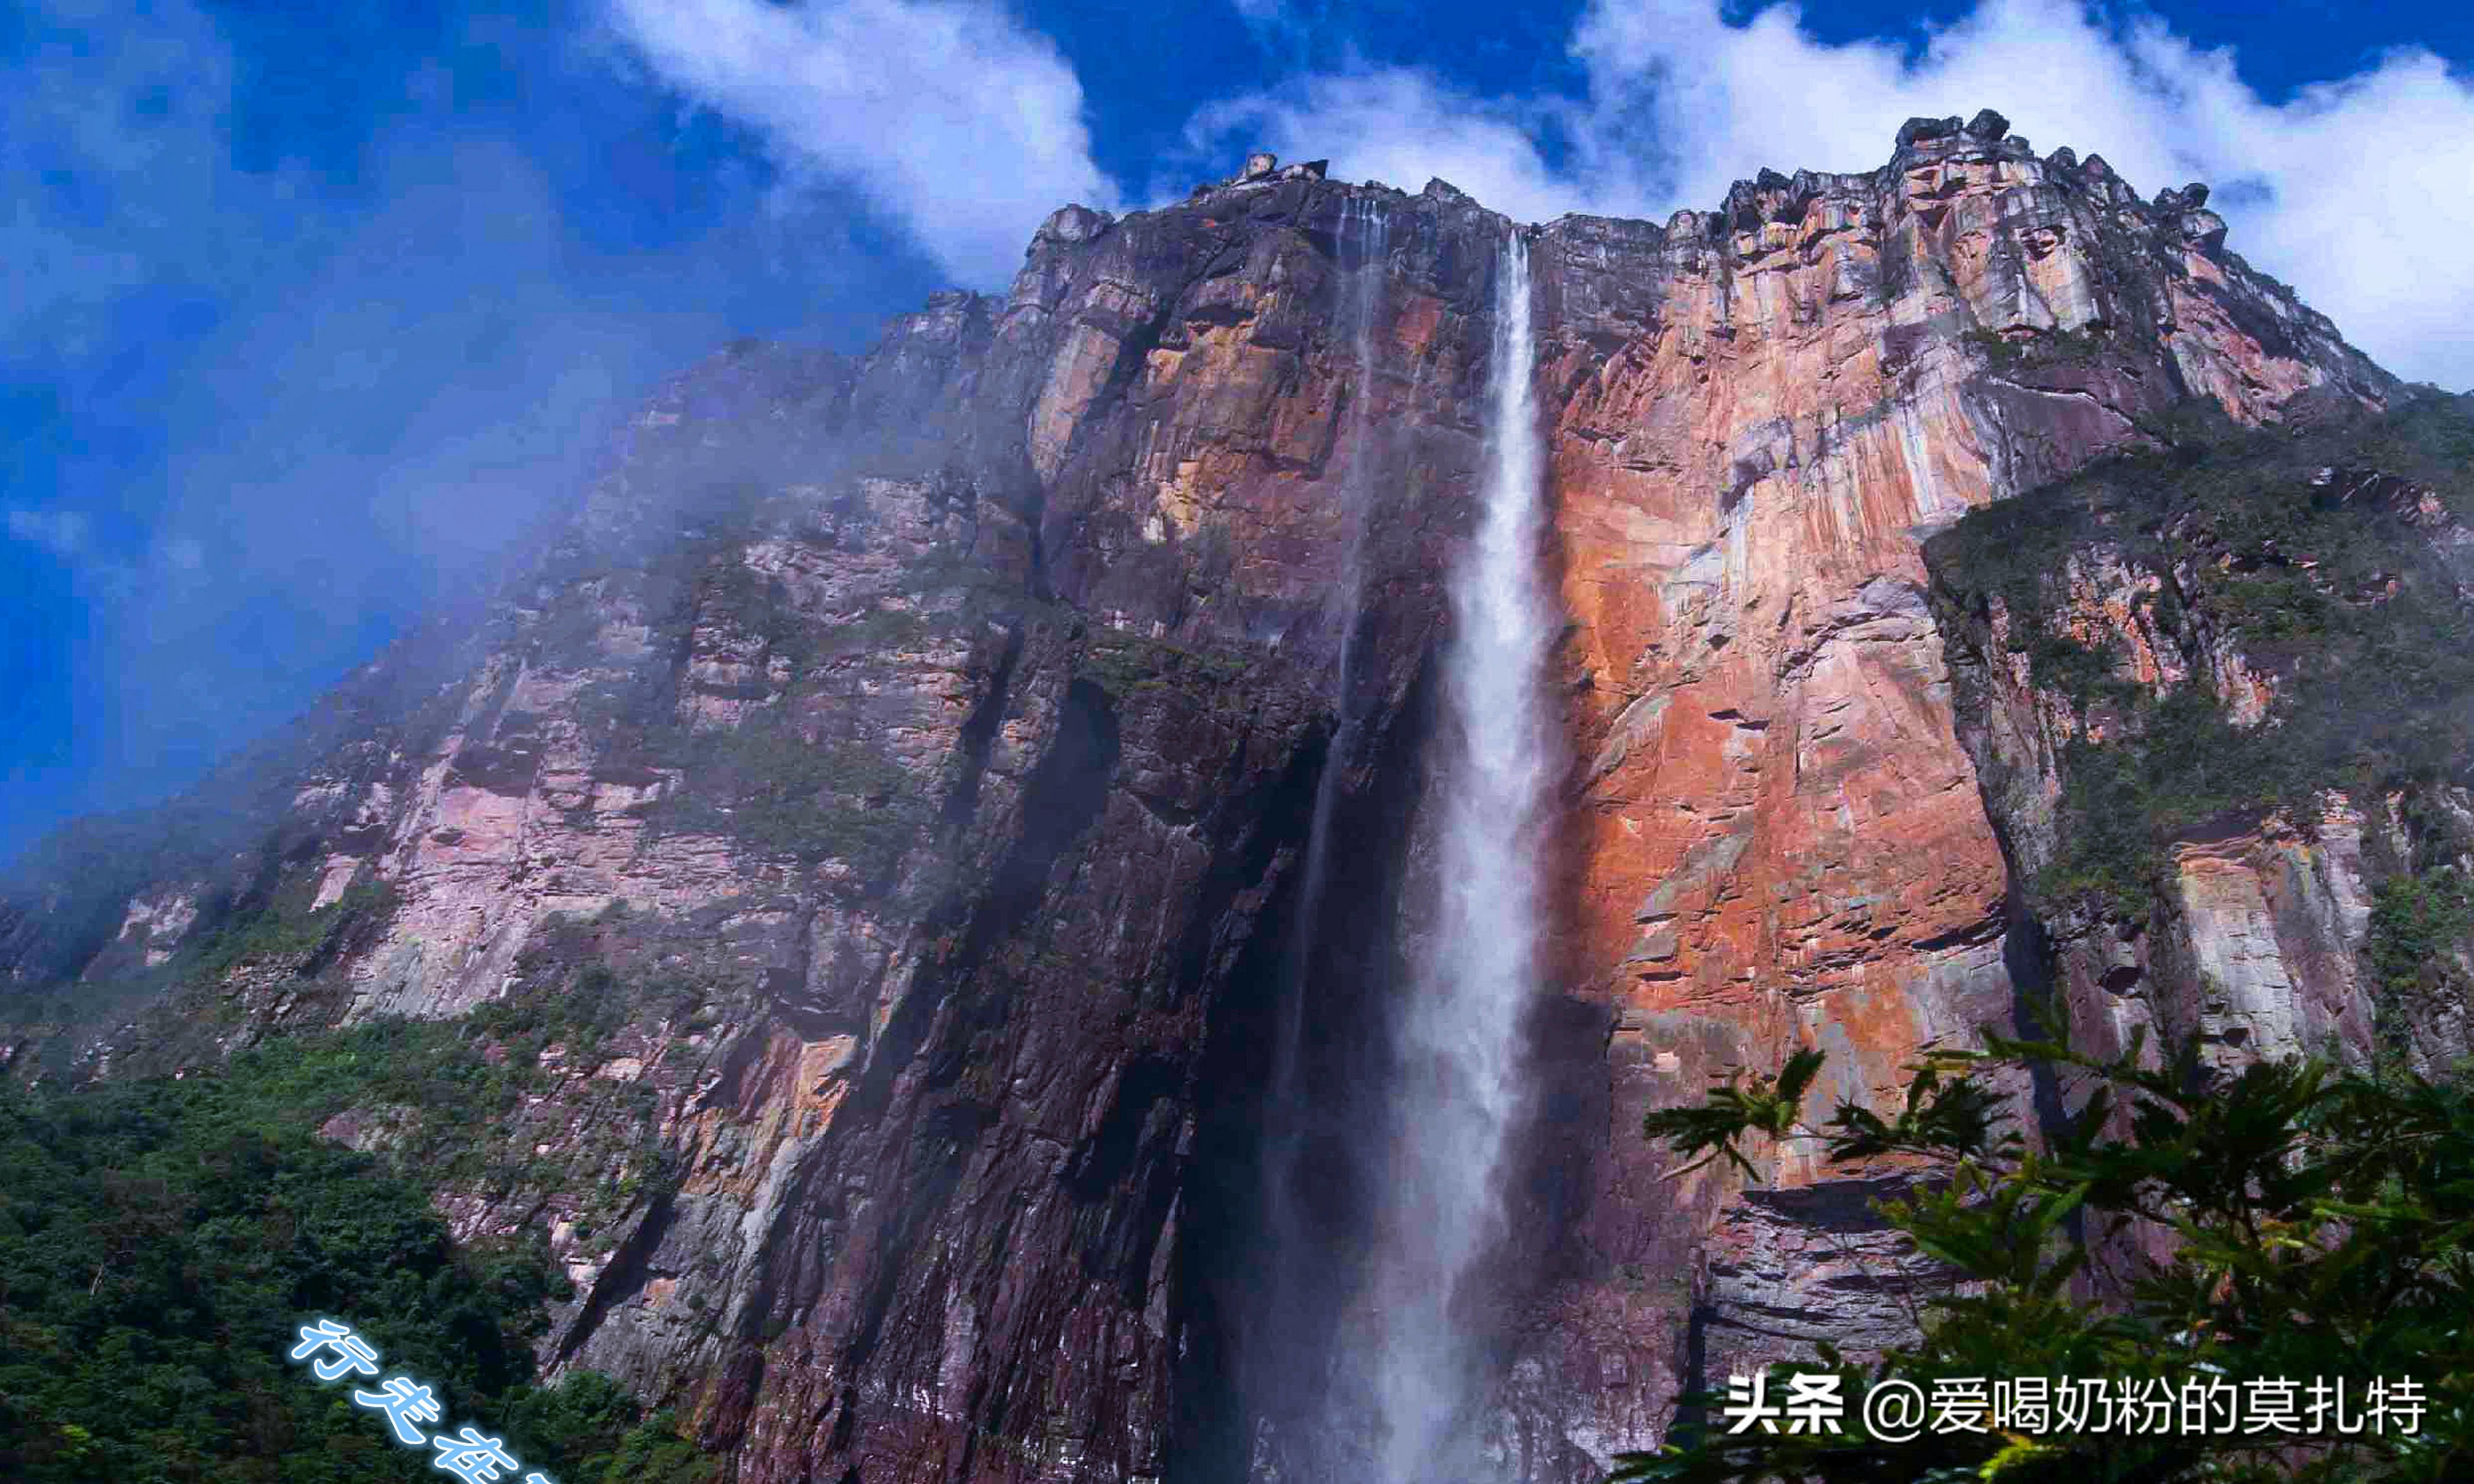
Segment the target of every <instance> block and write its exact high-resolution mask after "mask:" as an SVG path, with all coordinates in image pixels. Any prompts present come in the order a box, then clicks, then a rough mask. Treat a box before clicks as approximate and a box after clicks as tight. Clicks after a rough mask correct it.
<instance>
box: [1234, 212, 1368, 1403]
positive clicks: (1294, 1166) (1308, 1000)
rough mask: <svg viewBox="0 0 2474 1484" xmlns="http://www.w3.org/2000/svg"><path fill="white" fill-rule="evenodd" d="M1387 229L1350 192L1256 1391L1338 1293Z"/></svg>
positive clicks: (1270, 1122)
mask: <svg viewBox="0 0 2474 1484" xmlns="http://www.w3.org/2000/svg"><path fill="white" fill-rule="evenodd" d="M1388 231H1389V225H1388V224H1387V223H1386V221H1385V220H1384V216H1383V213H1382V210H1381V209H1380V203H1378V202H1377V201H1376V200H1375V199H1374V198H1372V197H1370V196H1357V195H1352V196H1349V197H1347V198H1346V200H1344V201H1343V202H1342V203H1341V215H1340V233H1339V248H1340V254H1339V255H1340V260H1341V262H1342V263H1343V265H1344V266H1346V267H1347V268H1348V279H1347V282H1346V286H1345V287H1344V289H1343V299H1342V305H1341V312H1342V315H1343V317H1344V319H1345V323H1346V324H1347V325H1348V328H1349V350H1350V354H1351V359H1352V360H1353V362H1354V370H1355V377H1356V379H1355V381H1354V382H1353V383H1352V384H1351V386H1350V389H1349V393H1348V411H1347V417H1346V427H1345V430H1344V432H1345V441H1344V446H1345V447H1346V449H1347V450H1348V452H1347V460H1348V463H1347V465H1346V471H1345V473H1344V474H1343V477H1342V480H1341V484H1340V491H1339V492H1340V502H1339V503H1340V512H1339V515H1340V525H1341V562H1340V574H1339V578H1340V580H1339V582H1338V584H1337V585H1336V586H1335V590H1334V593H1333V598H1334V606H1333V611H1334V612H1335V614H1336V615H1337V623H1338V627H1339V653H1338V655H1337V657H1336V660H1335V664H1334V671H1335V674H1334V678H1333V682H1332V684H1333V688H1332V712H1333V716H1334V718H1335V720H1334V724H1333V729H1332V735H1331V739H1330V744H1329V747H1328V749H1327V751H1326V753H1325V755H1324V759H1323V765H1322V773H1321V775H1320V776H1319V777H1318V778H1317V779H1316V782H1315V797H1314V809H1313V813H1312V816H1311V820H1310V823H1309V825H1308V826H1307V833H1306V849H1305V859H1304V861H1303V863H1302V866H1303V871H1302V879H1301V881H1300V882H1299V884H1298V897H1297V903H1298V904H1297V909H1296V910H1297V916H1296V919H1295V922H1294V923H1293V925H1292V927H1291V930H1290V937H1289V944H1288V948H1287V961H1286V964H1285V966H1284V969H1283V973H1284V982H1283V983H1282V985H1281V987H1280V1009H1279V1018H1278V1022H1277V1025H1276V1027H1275V1030H1274V1033H1273V1034H1274V1038H1275V1039H1274V1043H1273V1051H1272V1064H1271V1072H1270V1077H1269V1081H1268V1084H1267V1087H1266V1096H1265V1099H1264V1134H1263V1166H1262V1189H1263V1201H1264V1234H1265V1247H1266V1254H1265V1261H1266V1266H1267V1269H1268V1280H1267V1281H1266V1282H1265V1283H1264V1285H1263V1289H1262V1291H1261V1293H1260V1295H1259V1297H1260V1299H1261V1303H1262V1307H1261V1309H1260V1310H1259V1311H1258V1312H1257V1313H1256V1315H1255V1316H1254V1323H1255V1325H1256V1326H1258V1329H1257V1338H1256V1340H1255V1342H1254V1344H1253V1345H1252V1346H1251V1347H1250V1350H1251V1353H1250V1354H1249V1357H1248V1358H1249V1364H1250V1365H1251V1366H1252V1367H1253V1368H1254V1373H1253V1374H1252V1375H1249V1376H1248V1378H1247V1381H1246V1389H1247V1390H1248V1392H1249V1394H1251V1395H1252V1396H1253V1398H1254V1399H1255V1400H1257V1401H1258V1402H1259V1401H1262V1400H1267V1398H1268V1397H1269V1396H1270V1395H1271V1394H1272V1393H1273V1392H1277V1391H1282V1390H1287V1389H1291V1388H1296V1387H1297V1383H1298V1382H1299V1381H1300V1380H1301V1379H1303V1378H1302V1377H1300V1376H1298V1375H1297V1363H1296V1347H1297V1344H1298V1341H1299V1339H1300V1338H1301V1337H1302V1336H1304V1335H1306V1334H1308V1333H1310V1332H1312V1331H1313V1330H1314V1328H1316V1325H1315V1323H1314V1311H1315V1309H1316V1308H1317V1306H1318V1305H1321V1304H1327V1303H1329V1302H1330V1300H1331V1299H1332V1297H1333V1295H1332V1294H1331V1292H1330V1289H1329V1284H1330V1282H1331V1279H1332V1259H1331V1254H1330V1253H1329V1251H1328V1242H1327V1241H1326V1240H1324V1239H1322V1238H1321V1237H1320V1236H1319V1235H1318V1233H1315V1232H1314V1231H1313V1230H1312V1229H1311V1225H1310V1223H1309V1221H1308V1220H1307V1217H1306V1212H1305V1205H1306V1201H1307V1197H1308V1194H1309V1192H1307V1191H1306V1190H1304V1189H1302V1188H1301V1186H1302V1185H1305V1184H1307V1183H1308V1179H1309V1177H1308V1176H1307V1175H1306V1174H1305V1173H1304V1168H1303V1161H1304V1160H1305V1157H1306V1154H1307V1149H1306V1145H1307V1142H1308V1141H1309V1140H1310V1139H1311V1138H1313V1137H1315V1136H1316V1133H1317V1130H1316V1129H1315V1128H1314V1127H1313V1120H1312V1118H1311V1117H1310V1115H1309V1113H1308V1110H1309V1109H1310V1108H1313V1107H1315V1106H1316V1101H1317V1100H1316V1099H1315V1097H1314V1096H1313V1095H1312V1090H1311V1089H1310V1086H1309V1083H1310V1079H1309V1077H1308V1074H1307V1070H1306V1065H1305V1062H1306V1046H1305V1037H1306V1021H1307V1018H1308V1017H1309V1016H1311V1015H1312V1014H1313V1012H1314V1005H1315V1001H1316V999H1317V995H1316V993H1315V989H1316V985H1315V980H1314V971H1315V951H1316V947H1317V945H1318V942H1319V939H1320V936H1321V927H1322V915H1323V907H1324V898H1325V896H1326V895H1327V894H1328V892H1329V889H1330V877H1331V850H1332V838H1331V837H1332V819H1333V815H1334V813H1335V812H1336V811H1337V809H1338V807H1339V803H1340V796H1341V792H1342V789H1343V787H1344V785H1345V782H1346V774H1347V772H1348V764H1349V758H1350V755H1351V754H1352V753H1353V752H1354V750H1355V748H1356V745H1357V740H1358V732H1359V727H1358V715H1357V711H1356V707H1355V705H1354V698H1355V695H1356V681H1357V673H1356V664H1355V659H1356V653H1357V634H1358V629H1359V612H1358V610H1359V606H1360V604H1361V602H1362V600H1363V591H1364V587H1365V573H1364V565H1365V546H1366V525H1367V513H1368V508H1369V506H1370V502H1371V501H1372V499H1373V492H1374V491H1373V484H1374V477H1375V459H1374V451H1373V446H1372V443H1373V437H1374V434H1375V428H1374V424H1373V420H1372V418H1371V416H1370V414H1371V406H1372V394H1373V386H1374V363H1375V351H1374V330H1375V323H1376V320H1377V318H1378V316H1379V313H1380V310H1381V306H1382V301H1383V276H1384V273H1385V269H1386V263H1387V260H1388V258H1387V248H1388V246H1389V240H1388ZM1298 1389H1302V1390H1304V1391H1309V1392H1311V1391H1313V1390H1315V1389H1317V1388H1315V1387H1314V1386H1313V1385H1312V1384H1311V1382H1308V1383H1307V1384H1306V1385H1305V1386H1304V1387H1302V1388H1298ZM1292 1404H1294V1403H1292ZM1284 1410H1285V1408H1284ZM1292 1415H1294V1414H1292Z"/></svg>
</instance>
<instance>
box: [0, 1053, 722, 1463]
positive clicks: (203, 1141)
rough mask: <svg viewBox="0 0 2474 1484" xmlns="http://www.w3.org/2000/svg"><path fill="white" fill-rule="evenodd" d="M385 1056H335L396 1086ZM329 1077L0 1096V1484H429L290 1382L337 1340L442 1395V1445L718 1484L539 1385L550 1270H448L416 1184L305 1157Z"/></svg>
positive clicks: (243, 1069)
mask: <svg viewBox="0 0 2474 1484" xmlns="http://www.w3.org/2000/svg"><path fill="white" fill-rule="evenodd" d="M439 1029H444V1030H447V1031H449V1033H450V1034H451V1033H452V1030H453V1028H452V1027H440V1028H439ZM389 1034H390V1035H393V1036H400V1035H402V1034H403V1030H402V1028H397V1029H396V1030H395V1031H393V1032H390V1033H389ZM294 1049H295V1051H296V1053H297V1052H298V1051H299V1049H300V1048H294ZM392 1049H400V1046H393V1047H390V1046H388V1045H385V1044H383V1043H374V1042H370V1041H363V1042H361V1043H360V1045H359V1047H358V1049H357V1050H356V1051H355V1052H352V1053H346V1054H348V1055H352V1056H354V1057H356V1058H357V1060H355V1061H354V1062H352V1064H351V1066H352V1070H355V1071H357V1073H358V1074H359V1075H360V1076H361V1077H363V1078H364V1079H367V1078H371V1077H388V1076H394V1075H398V1074H396V1073H394V1072H393V1071H392V1070H391V1067H392V1058H391V1057H390V1056H388V1055H386V1054H385V1053H386V1052H388V1051H389V1050H392ZM415 1060H416V1061H420V1060H423V1059H420V1058H416V1059H415ZM336 1070H338V1068H337V1067H336V1066H335V1065H334V1064H333V1063H332V1062H331V1061H321V1060H319V1059H316V1058H304V1057H303V1056H301V1055H298V1054H295V1055H290V1056H287V1055H283V1054H281V1053H279V1052H276V1051H274V1048H270V1052H269V1053H261V1054H257V1055H255V1056H251V1057H244V1058H241V1059H238V1060H237V1061H236V1062H235V1063H234V1064H233V1065H232V1066H231V1068H230V1070H228V1071H227V1072H226V1073H224V1074H223V1075H220V1076H208V1077H190V1078H187V1079H184V1080H182V1081H178V1082H175V1081H169V1080H151V1081H132V1082H124V1083H114V1084H109V1085H107V1086H104V1087H100V1088H96V1089H91V1090H87V1091H84V1092H79V1093H75V1094H70V1093H61V1092H48V1091H46V1092H36V1093H29V1092H27V1091H26V1090H24V1089H17V1088H14V1087H7V1086H0V1477H6V1478H9V1479H11V1480H12V1481H13V1480H23V1481H25V1484H87V1481H100V1480H107V1479H108V1480H112V1481H115V1484H119V1481H128V1484H169V1481H176V1480H177V1481H182V1484H188V1481H199V1484H330V1481H331V1484H344V1481H348V1480H349V1481H351V1484H368V1481H371V1480H390V1479H392V1480H400V1481H402V1484H413V1481H415V1480H426V1479H434V1478H436V1477H437V1476H438V1475H437V1473H436V1472H435V1471H434V1470H433V1469H431V1468H430V1467H429V1458H430V1457H431V1456H433V1455H431V1454H429V1453H428V1452H427V1451H426V1450H423V1449H416V1448H406V1447H402V1446H400V1445H399V1444H398V1443H397V1442H396V1441H395V1439H394V1438H393V1437H392V1435H391V1434H390V1433H389V1431H388V1429H387V1426H386V1424H385V1421H384V1419H383V1418H382V1417H381V1416H380V1414H378V1413H376V1412H375V1411H371V1410H368V1409H365V1408H360V1407H355V1406H352V1405H351V1404H350V1403H349V1401H348V1400H346V1393H347V1390H348V1385H347V1383H345V1382H340V1381H339V1382H337V1383H334V1384H332V1385H327V1386H321V1385H320V1384H318V1383H317V1382H316V1381H315V1379H314V1378H313V1377H312V1376H310V1374H309V1372H308V1369H307V1367H306V1366H305V1365H296V1364H294V1363H292V1362H290V1361H289V1360H287V1359H286V1358H285V1352H286V1351H287V1350H288V1349H289V1348H290V1345H291V1343H292V1331H293V1329H294V1328H295V1327H297V1326H298V1325H300V1324H303V1323H305V1322H306V1321H307V1320H309V1319H311V1318H314V1317H319V1316H326V1315H331V1316H333V1317H336V1318H339V1319H343V1320H344V1321H345V1322H346V1323H348V1324H350V1325H352V1327H353V1328H355V1329H357V1330H358V1331H359V1332H361V1333H362V1334H363V1335H364V1336H365V1337H366V1338H368V1339H369V1341H370V1342H371V1343H372V1344H373V1345H374V1346H375V1347H376V1350H377V1352H378V1353H379V1355H380V1357H381V1363H382V1366H383V1373H382V1374H385V1375H395V1374H402V1375H408V1376H413V1377H414V1378H415V1379H417V1380H420V1381H423V1382H424V1383H426V1384H428V1385H430V1386H432V1387H433V1388H435V1389H436V1391H437V1393H438V1398H439V1401H440V1403H441V1406H442V1408H443V1410H444V1412H445V1423H444V1426H446V1427H447V1428H449V1429H451V1428H454V1427H457V1426H460V1425H462V1424H464V1423H467V1422H470V1423H473V1424H477V1425H479V1426H480V1427H481V1428H482V1429H483V1430H484V1431H485V1432H488V1433H491V1434H493V1435H498V1436H503V1437H504V1438H505V1439H506V1446H507V1448H508V1451H509V1452H511V1453H513V1454H515V1456H517V1457H518V1458H519V1459H521V1461H522V1462H523V1464H524V1466H525V1467H526V1468H527V1469H539V1470H541V1471H543V1472H546V1473H547V1474H548V1475H549V1476H550V1477H551V1478H552V1479H554V1480H557V1481H558V1484H619V1481H622V1480H626V1481H656V1484H700V1481H703V1480H706V1479H709V1478H710V1477H711V1476H712V1470H711V1465H710V1463H709V1462H708V1461H706V1460H702V1459H699V1458H698V1457H697V1456H696V1454H695V1452H694V1450H693V1448H691V1445H689V1444H688V1443H686V1442H685V1441H684V1440H683V1439H681V1438H680V1437H679V1436H678V1424H677V1422H676V1420H675V1419H674V1418H671V1417H669V1416H667V1414H665V1415H661V1416H656V1417H652V1418H646V1417H644V1416H643V1412H642V1409H641V1408H639V1407H638V1406H637V1405H636V1404H635V1403H634V1402H633V1401H632V1400H629V1399H628V1398H627V1397H626V1396H625V1395H624V1394H623V1393H620V1392H619V1391H618V1389H617V1388H616V1387H615V1386H614V1385H612V1383H610V1382H609V1381H608V1380H607V1379H606V1378H604V1377H601V1376H593V1375H584V1374H579V1375H570V1376H567V1377H565V1378H563V1379H562V1381H561V1382H560V1384H559V1385H558V1386H556V1387H552V1388H544V1387H541V1386H539V1385H537V1384H536V1383H535V1377H534V1372H533V1361H532V1356H531V1352H530V1350H529V1348H528V1343H527V1342H528V1341H529V1340H530V1339H531V1338H532V1337H533V1336H535V1335H538V1334H539V1333H540V1332H541V1331H542V1329H543V1328H544V1326H545V1324H546V1317H545V1315H544V1313H543V1304H544V1303H545V1301H546V1300H547V1299H549V1298H551V1297H554V1296H561V1294H562V1284H561V1282H560V1281H559V1280H557V1279H556V1278H555V1276H554V1275H553V1273H552V1272H551V1270H550V1268H549V1267H548V1265H547V1263H546V1260H545V1257H544V1255H543V1254H542V1253H541V1252H540V1251H538V1250H537V1249H527V1248H519V1247H509V1246H499V1247H492V1248H486V1249H473V1250H458V1249H457V1248H456V1247H455V1246H454V1245H453V1243H452V1242H450V1240H449V1234H448V1232H447V1229H446V1226H445V1224H444V1223H443V1222H441V1221H440V1219H439V1218H438V1216H437V1215H436V1213H435V1212H433V1211H432V1210H431V1209H430V1208H429V1205H428V1202H427V1199H426V1195H425V1192H424V1189H423V1187H422V1186H421V1185H419V1184H417V1183H416V1182H414V1181H413V1180H411V1179H409V1178H407V1177H406V1176H404V1175H403V1174H401V1173H399V1171H398V1170H397V1169H396V1168H395V1167H391V1166H390V1165H389V1164H387V1163H386V1162H384V1161H380V1160H378V1159H376V1158H374V1157H372V1156H369V1155H364V1154H355V1153H352V1152H351V1151H349V1150H345V1149H341V1148H337V1147H335V1146H332V1145H329V1144H326V1143H322V1142H320V1141H318V1140H317V1139H316V1138H314V1137H311V1136H310V1135H309V1134H308V1133H307V1132H306V1126H305V1125H304V1123H303V1120H302V1118H301V1116H300V1111H301V1109H302V1108H303V1106H304V1105H303V1103H302V1102H300V1100H299V1099H300V1098H301V1096H302V1095H303V1088H304V1084H305V1085H311V1086H314V1085H315V1084H316V1083H317V1081H318V1079H319V1077H320V1076H322V1075H325V1074H327V1073H330V1072H334V1071H336ZM416 1075H417V1074H416ZM316 1102H317V1100H316V1099H315V1098H313V1099H312V1100H311V1103H310V1104H309V1105H306V1106H315V1105H316ZM361 1384H362V1385H364V1386H367V1385H369V1384H370V1383H369V1382H366V1381H363V1382H361Z"/></svg>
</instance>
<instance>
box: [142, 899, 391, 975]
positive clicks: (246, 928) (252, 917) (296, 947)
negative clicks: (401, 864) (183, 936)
mask: <svg viewBox="0 0 2474 1484" xmlns="http://www.w3.org/2000/svg"><path fill="white" fill-rule="evenodd" d="M396 901H397V895H396V891H395V888H394V887H393V886H391V885H389V884H387V883H386V882H383V881H376V880H364V881H358V882H355V883H354V884H353V885H352V886H351V887H350V888H348V889H346V891H345V892H344V895H343V896H342V897H341V898H338V899H336V900H334V901H332V902H329V903H327V905H326V906H324V907H319V908H314V909H313V908H311V907H309V906H308V905H307V904H306V903H299V904H293V903H284V902H275V903H269V904H267V905H265V906H262V907H259V908H257V909H256V910H255V911H243V912H235V913H233V914H232V915H230V916H229V917H227V918H226V919H225V920H224V921H223V922H221V923H220V924H218V925H217V926H216V927H215V928H214V930H213V931H212V932H208V933H202V934H199V935H197V936H196V938H195V939H194V942H193V945H190V946H186V947H184V948H183V949H182V961H181V962H180V963H179V964H178V965H177V966H176V967H175V969H174V972H175V973H176V974H177V975H178V976H179V977H182V978H200V979H208V980H220V979H222V978H224V977H225V976H227V975H229V974H230V972H231V971H232V970H233V969H239V968H242V967H243V966H245V965H250V964H256V963H263V962H267V961H270V960H281V959H292V960H296V961H297V960H299V959H303V958H306V957H308V956H309V955H310V954H312V953H314V952H316V951H317V950H318V949H320V948H322V947H324V946H326V945H327V944H328V943H329V942H331V941H333V940H335V939H336V938H338V937H339V936H341V935H342V934H345V933H348V932H350V931H351V930H352V929H353V928H354V927H356V926H358V925H360V924H361V923H364V922H384V921H385V920H386V919H387V918H388V917H390V916H392V915H393V914H394V912H395V908H396Z"/></svg>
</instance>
